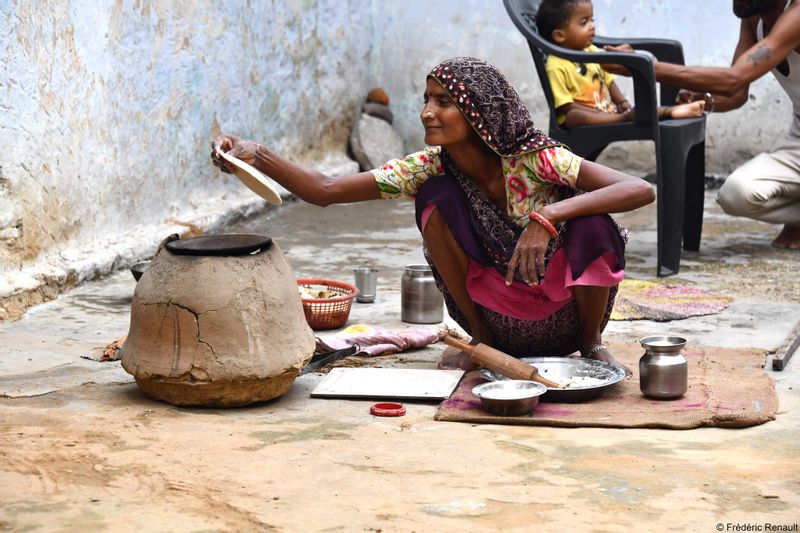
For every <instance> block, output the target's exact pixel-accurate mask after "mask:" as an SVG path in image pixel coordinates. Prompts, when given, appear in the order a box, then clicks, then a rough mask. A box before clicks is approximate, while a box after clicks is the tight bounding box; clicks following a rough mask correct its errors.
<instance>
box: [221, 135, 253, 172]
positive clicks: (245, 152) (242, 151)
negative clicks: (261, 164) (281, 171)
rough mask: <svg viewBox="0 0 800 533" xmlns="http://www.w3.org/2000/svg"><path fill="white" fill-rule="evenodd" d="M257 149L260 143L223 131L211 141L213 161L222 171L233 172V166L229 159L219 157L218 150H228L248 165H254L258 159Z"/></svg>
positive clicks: (227, 151)
mask: <svg viewBox="0 0 800 533" xmlns="http://www.w3.org/2000/svg"><path fill="white" fill-rule="evenodd" d="M256 150H258V143H256V142H253V141H248V140H244V139H241V138H240V137H237V136H236V135H231V134H229V133H223V134H222V135H220V136H219V137H217V138H216V139H214V140H213V141H212V142H211V162H212V163H213V164H214V166H215V167H218V168H219V169H220V170H221V171H223V172H227V173H228V174H232V173H233V168H232V167H231V166H230V164H229V163H228V162H227V161H225V160H224V159H222V158H221V157H219V156H218V155H217V152H226V153H228V154H230V155H232V156H233V157H235V158H237V159H240V160H241V161H244V162H245V163H247V164H248V165H252V164H254V163H255V161H256Z"/></svg>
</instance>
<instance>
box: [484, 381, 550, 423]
mask: <svg viewBox="0 0 800 533" xmlns="http://www.w3.org/2000/svg"><path fill="white" fill-rule="evenodd" d="M545 392H547V387H545V386H544V385H542V384H541V383H536V382H535V381H521V380H515V379H505V380H499V381H492V382H489V383H483V384H481V385H478V386H476V387H474V388H473V389H472V394H474V395H475V396H477V397H478V398H480V399H481V404H482V405H483V408H484V409H485V410H486V411H488V412H490V413H492V414H495V415H500V416H519V415H526V414H528V413H530V412H531V411H533V409H534V408H535V407H536V404H538V403H539V396H541V395H542V394H544V393H545Z"/></svg>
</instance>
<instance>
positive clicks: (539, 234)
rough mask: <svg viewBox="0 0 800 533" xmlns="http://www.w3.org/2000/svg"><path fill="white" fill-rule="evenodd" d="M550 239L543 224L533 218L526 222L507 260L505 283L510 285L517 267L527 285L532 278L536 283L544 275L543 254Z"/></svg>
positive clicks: (531, 281)
mask: <svg viewBox="0 0 800 533" xmlns="http://www.w3.org/2000/svg"><path fill="white" fill-rule="evenodd" d="M550 239H551V237H550V233H549V232H548V231H547V229H545V227H544V226H542V225H541V224H539V223H538V222H536V221H535V220H531V221H530V222H529V223H528V225H527V226H526V227H525V229H524V230H523V231H522V235H520V238H519V240H518V241H517V246H516V248H514V255H512V256H511V261H509V262H508V272H507V274H506V285H511V282H512V281H513V280H514V272H516V270H517V269H519V273H520V275H521V276H522V279H524V280H525V282H526V283H527V284H528V285H533V282H534V280H535V281H536V282H537V283H538V282H539V280H540V279H541V278H543V277H544V254H545V252H546V251H547V245H548V243H549V242H550Z"/></svg>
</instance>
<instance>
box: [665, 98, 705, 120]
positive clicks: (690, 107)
mask: <svg viewBox="0 0 800 533" xmlns="http://www.w3.org/2000/svg"><path fill="white" fill-rule="evenodd" d="M705 107H706V103H705V101H703V100H698V101H696V102H689V103H688V104H678V105H675V106H672V107H671V108H670V111H669V116H670V118H692V117H699V116H700V115H702V114H703V109H705Z"/></svg>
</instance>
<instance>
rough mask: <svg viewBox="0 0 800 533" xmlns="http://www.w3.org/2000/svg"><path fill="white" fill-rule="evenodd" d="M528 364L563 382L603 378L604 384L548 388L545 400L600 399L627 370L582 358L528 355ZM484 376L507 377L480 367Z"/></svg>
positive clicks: (580, 400) (576, 400)
mask: <svg viewBox="0 0 800 533" xmlns="http://www.w3.org/2000/svg"><path fill="white" fill-rule="evenodd" d="M522 361H525V362H526V363H528V364H531V365H533V366H535V367H536V368H537V369H539V374H541V375H542V376H543V377H545V378H547V379H549V380H551V381H555V382H557V383H563V382H565V381H567V380H569V379H570V378H574V377H589V378H595V379H602V380H603V383H601V384H598V385H591V386H586V387H577V386H574V387H569V388H566V389H559V388H554V387H547V392H546V393H545V394H544V395H543V396H542V401H543V402H584V401H586V400H591V399H593V398H597V397H598V396H600V394H602V393H603V391H604V390H605V389H606V388H608V387H610V386H611V385H614V384H615V383H619V382H620V381H622V380H623V379H625V371H624V370H622V369H621V368H619V367H617V366H613V365H610V364H608V363H604V362H603V361H595V360H594V359H584V358H582V357H525V358H523V359H522ZM481 375H482V376H483V377H484V378H486V379H488V380H489V381H497V380H501V379H506V377H505V376H503V375H501V374H498V373H496V372H492V371H491V370H488V369H483V370H481Z"/></svg>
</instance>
